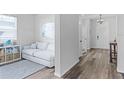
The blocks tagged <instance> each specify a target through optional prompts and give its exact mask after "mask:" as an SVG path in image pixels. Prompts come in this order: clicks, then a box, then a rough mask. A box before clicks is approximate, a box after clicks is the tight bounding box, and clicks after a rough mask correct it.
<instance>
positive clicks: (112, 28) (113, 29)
mask: <svg viewBox="0 0 124 93" xmlns="http://www.w3.org/2000/svg"><path fill="white" fill-rule="evenodd" d="M104 21H105V22H108V24H109V28H108V29H109V42H111V41H114V40H115V39H116V37H117V20H116V16H112V17H110V16H109V17H106V18H104ZM97 26H98V25H97V23H96V19H91V21H90V37H91V39H90V41H91V42H90V47H91V48H97V46H96V28H97Z"/></svg>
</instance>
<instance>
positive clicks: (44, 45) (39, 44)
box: [37, 42, 48, 50]
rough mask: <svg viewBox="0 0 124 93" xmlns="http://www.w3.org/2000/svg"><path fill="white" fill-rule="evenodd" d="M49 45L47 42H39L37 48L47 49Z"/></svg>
mask: <svg viewBox="0 0 124 93" xmlns="http://www.w3.org/2000/svg"><path fill="white" fill-rule="evenodd" d="M47 47H48V43H47V42H37V49H40V50H46V49H47Z"/></svg>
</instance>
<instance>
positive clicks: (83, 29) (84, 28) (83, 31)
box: [80, 19, 89, 56]
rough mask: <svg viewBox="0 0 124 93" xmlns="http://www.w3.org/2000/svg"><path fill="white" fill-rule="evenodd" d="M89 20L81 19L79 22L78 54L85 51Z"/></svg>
mask: <svg viewBox="0 0 124 93" xmlns="http://www.w3.org/2000/svg"><path fill="white" fill-rule="evenodd" d="M88 30H89V20H88V19H82V20H81V22H80V56H82V55H84V54H86V53H87V47H88Z"/></svg>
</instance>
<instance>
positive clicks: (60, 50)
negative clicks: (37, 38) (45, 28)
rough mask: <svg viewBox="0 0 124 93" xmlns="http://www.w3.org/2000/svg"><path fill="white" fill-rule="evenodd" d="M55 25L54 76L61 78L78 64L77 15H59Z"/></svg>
mask: <svg viewBox="0 0 124 93" xmlns="http://www.w3.org/2000/svg"><path fill="white" fill-rule="evenodd" d="M56 23H57V25H58V27H57V28H56V34H57V35H56V44H58V45H56V55H58V56H59V57H56V60H57V61H58V62H56V63H55V74H56V75H58V76H62V75H63V74H65V73H66V72H67V71H68V70H69V69H70V68H71V67H73V66H74V65H75V64H76V63H78V62H79V25H78V23H79V15H74V14H70V15H67V14H65V15H60V16H59V17H58V19H57V22H56Z"/></svg>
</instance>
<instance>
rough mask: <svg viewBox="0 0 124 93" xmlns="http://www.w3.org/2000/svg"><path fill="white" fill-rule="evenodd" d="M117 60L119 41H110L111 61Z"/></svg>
mask: <svg viewBox="0 0 124 93" xmlns="http://www.w3.org/2000/svg"><path fill="white" fill-rule="evenodd" d="M113 60H115V62H117V42H111V43H110V62H111V63H114V61H113Z"/></svg>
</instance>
